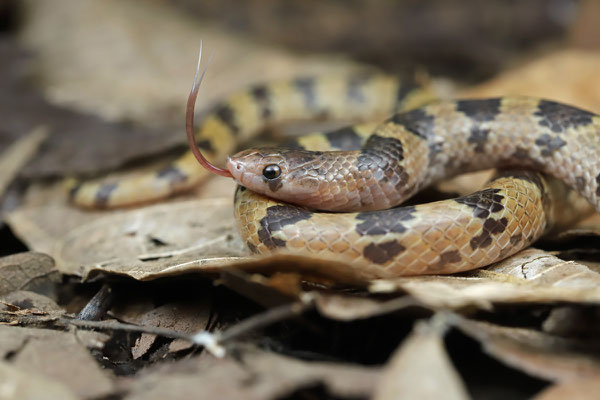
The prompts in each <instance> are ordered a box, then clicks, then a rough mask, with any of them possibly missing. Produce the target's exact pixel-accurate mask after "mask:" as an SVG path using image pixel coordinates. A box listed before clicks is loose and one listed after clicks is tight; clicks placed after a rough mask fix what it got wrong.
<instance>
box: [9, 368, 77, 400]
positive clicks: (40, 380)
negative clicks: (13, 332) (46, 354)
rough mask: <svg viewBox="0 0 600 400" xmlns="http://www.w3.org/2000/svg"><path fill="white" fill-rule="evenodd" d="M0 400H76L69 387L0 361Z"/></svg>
mask: <svg viewBox="0 0 600 400" xmlns="http://www.w3.org/2000/svg"><path fill="white" fill-rule="evenodd" d="M0 398H1V399H2V400H36V399H46V400H76V399H80V398H81V397H79V396H76V395H75V394H74V393H73V391H71V390H70V389H69V388H68V386H67V385H64V384H63V383H61V382H58V381H56V380H54V379H52V378H48V377H46V376H44V375H40V374H36V373H34V372H32V371H31V370H29V369H26V368H18V367H16V366H14V365H12V364H11V363H8V362H6V361H0Z"/></svg>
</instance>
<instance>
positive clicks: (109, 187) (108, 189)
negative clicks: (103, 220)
mask: <svg viewBox="0 0 600 400" xmlns="http://www.w3.org/2000/svg"><path fill="white" fill-rule="evenodd" d="M118 187H119V185H118V184H116V183H105V184H104V185H102V186H100V188H99V189H98V191H97V192H96V198H95V199H94V204H95V205H96V206H97V207H104V206H106V205H107V204H108V201H109V200H110V195H111V194H112V192H114V191H115V190H116V189H117V188H118Z"/></svg>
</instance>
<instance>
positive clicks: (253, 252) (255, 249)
mask: <svg viewBox="0 0 600 400" xmlns="http://www.w3.org/2000/svg"><path fill="white" fill-rule="evenodd" d="M246 246H248V249H250V252H251V253H252V254H258V249H257V248H256V246H255V245H253V244H252V243H250V242H249V241H247V242H246Z"/></svg>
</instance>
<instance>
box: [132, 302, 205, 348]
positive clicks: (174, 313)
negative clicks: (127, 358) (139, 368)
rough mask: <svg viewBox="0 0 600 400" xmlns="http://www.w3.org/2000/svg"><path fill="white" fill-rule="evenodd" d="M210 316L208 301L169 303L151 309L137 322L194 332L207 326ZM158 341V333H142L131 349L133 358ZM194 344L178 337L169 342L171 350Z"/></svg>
mask: <svg viewBox="0 0 600 400" xmlns="http://www.w3.org/2000/svg"><path fill="white" fill-rule="evenodd" d="M209 317H210V306H209V304H208V302H197V301H195V302H193V304H189V303H169V304H165V305H163V306H160V307H158V308H155V309H153V310H150V311H148V312H146V313H144V314H142V315H141V316H139V317H138V318H137V320H136V321H135V322H137V323H139V324H140V325H144V326H156V327H161V328H169V329H173V330H175V331H177V332H182V333H188V334H190V335H191V334H194V333H196V332H198V331H200V330H204V329H206V328H207V324H208V320H209ZM155 341H156V335H152V334H148V333H142V335H141V336H140V338H139V339H138V341H137V342H136V345H135V347H134V348H133V349H132V350H131V352H132V354H133V358H134V359H137V358H140V357H142V356H143V355H144V354H146V352H147V351H148V350H149V349H150V347H151V346H152V345H153V344H154V342H155ZM192 346H193V345H192V344H191V343H190V342H189V341H185V340H182V339H176V340H174V341H172V342H171V343H170V344H169V352H176V351H180V350H184V349H188V348H190V347H192Z"/></svg>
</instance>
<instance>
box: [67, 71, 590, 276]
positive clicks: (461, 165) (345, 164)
mask: <svg viewBox="0 0 600 400" xmlns="http://www.w3.org/2000/svg"><path fill="white" fill-rule="evenodd" d="M431 99H432V95H431V94H430V93H429V92H427V91H425V90H423V89H419V88H418V87H416V85H413V84H410V83H409V84H401V83H399V82H398V81H396V80H394V79H392V78H389V77H386V76H380V75H375V76H368V75H359V76H350V77H337V78H329V79H305V80H296V81H292V82H284V83H277V84H272V85H263V86H256V87H254V88H252V89H251V90H249V91H245V92H241V93H238V94H236V95H234V96H232V97H231V98H230V99H228V100H227V101H226V102H224V103H223V104H221V105H220V106H219V107H218V108H217V109H216V111H215V112H214V113H213V114H211V115H209V116H208V118H207V119H205V121H204V123H203V125H202V127H201V128H200V130H199V131H198V134H197V136H196V139H197V142H198V144H199V146H200V147H201V148H203V149H204V151H206V152H208V153H209V154H211V155H212V157H213V159H215V160H223V159H224V158H225V156H226V155H227V154H228V153H230V152H231V151H232V149H233V147H234V144H235V142H236V141H237V140H240V139H247V138H248V137H249V136H250V134H251V133H252V132H254V131H256V130H257V129H258V128H259V127H261V126H263V125H265V124H270V123H273V122H276V121H279V120H285V119H290V118H292V119H298V118H315V117H322V116H324V115H327V116H329V117H334V118H347V117H354V118H359V119H367V118H371V117H372V116H374V115H382V114H385V113H389V114H391V113H392V112H393V111H394V110H400V111H402V110H409V111H405V112H401V113H398V114H395V115H394V116H393V117H391V118H389V119H388V120H387V121H385V122H383V123H382V124H380V125H374V124H366V125H359V126H356V127H353V128H345V129H342V130H339V131H336V132H331V133H328V134H314V135H309V136H307V137H304V138H300V139H299V140H298V141H297V142H296V144H295V147H296V148H295V149H289V148H285V149H272V148H271V149H270V148H264V149H256V150H246V151H244V152H241V153H238V154H237V155H235V156H233V157H231V158H229V159H228V168H229V171H230V172H231V174H232V175H233V176H234V178H235V179H236V180H237V181H238V182H240V183H241V184H243V185H244V186H245V188H243V187H241V188H238V190H237V192H236V196H235V215H236V219H237V221H238V226H239V231H240V234H241V236H242V239H243V240H244V241H245V242H246V244H247V245H248V247H249V248H250V250H251V251H253V252H255V253H270V252H284V253H288V254H296V255H307V254H310V255H314V256H318V257H323V258H327V259H333V260H336V261H341V262H344V263H346V264H348V265H349V266H351V267H352V268H354V269H355V270H356V271H358V272H359V273H360V274H362V275H363V276H365V277H391V276H399V275H415V274H433V273H443V274H447V273H454V272H459V271H465V270H469V269H473V268H477V267H481V266H484V265H488V264H490V263H492V262H494V261H498V260H500V259H502V258H504V257H507V256H509V255H511V254H514V253H516V252H517V251H519V250H520V249H522V248H524V247H526V246H528V245H530V244H531V243H532V242H533V241H535V240H537V239H538V238H539V237H540V236H541V235H542V234H543V233H544V232H545V231H547V230H548V228H549V227H551V226H552V223H553V221H554V219H555V218H554V217H555V216H556V215H557V213H558V211H557V210H558V209H557V207H564V206H565V205H564V202H565V196H566V191H565V189H564V187H563V186H561V185H558V184H556V182H553V181H551V180H547V179H546V178H545V177H544V176H543V175H541V174H539V173H536V172H531V171H525V170H507V171H504V172H502V173H501V175H502V176H500V177H498V179H496V180H494V181H492V182H491V183H490V184H489V185H488V186H487V187H485V188H484V189H482V190H481V191H479V192H476V193H473V194H472V195H469V196H466V197H462V198H458V199H454V200H445V201H441V202H436V203H431V204H425V205H419V206H412V207H400V208H392V209H387V210H386V208H389V207H394V206H396V205H398V204H400V203H401V202H402V201H403V200H405V199H406V198H408V197H410V196H412V195H413V194H414V193H416V192H417V191H418V190H420V189H422V188H423V187H425V186H427V185H430V184H432V183H434V182H437V181H439V180H441V179H443V178H445V177H449V176H453V175H456V174H458V173H462V172H467V171H473V170H477V169H485V168H490V167H519V168H521V167H524V168H534V169H536V170H539V171H541V172H544V173H547V174H550V175H554V176H555V177H557V178H559V179H560V180H562V181H563V182H565V183H567V184H568V185H569V186H570V187H571V188H573V189H575V190H576V191H577V192H578V193H580V194H582V195H583V196H584V197H585V198H586V199H587V200H588V201H589V202H590V203H591V204H592V205H594V207H595V208H596V210H597V211H598V210H600V200H599V198H600V157H599V155H600V117H598V116H597V115H595V114H592V113H590V112H587V111H584V110H581V109H578V108H575V107H571V106H568V105H564V104H560V103H556V102H552V101H547V100H540V99H534V98H526V97H504V98H497V99H484V100H461V101H441V102H436V103H432V104H430V105H426V106H424V107H421V108H416V109H412V108H413V107H414V106H417V105H419V104H422V103H423V102H427V101H430V100H431ZM332 149H333V150H335V151H333V152H330V150H332ZM267 167H269V168H270V169H271V170H270V175H269V178H267V175H266V168H267ZM274 170H276V171H277V173H272V172H273V171H274ZM205 175H206V173H205V172H204V170H202V169H201V167H199V166H198V165H197V164H196V162H195V160H194V159H193V157H192V156H191V155H189V154H188V155H185V156H184V157H182V158H181V159H180V160H178V161H177V162H175V163H174V164H173V165H171V166H169V167H167V168H165V169H163V170H161V171H157V172H156V173H154V174H149V175H146V176H144V177H141V178H135V179H131V180H126V181H122V182H117V183H111V184H101V185H94V184H84V185H82V186H76V187H74V188H73V189H72V191H71V195H72V198H73V199H74V201H75V202H76V203H78V204H81V205H84V206H95V207H110V206H121V205H127V204H135V203H139V202H142V201H146V200H152V199H155V198H158V197H161V196H165V195H168V194H171V193H174V192H176V191H179V190H182V189H186V188H188V187H190V186H192V185H195V184H196V183H197V182H198V181H199V180H201V179H202V178H203V177H204V176H205ZM246 188H247V189H250V190H247V189H246ZM259 193H262V194H259ZM264 195H266V196H268V197H265V196H264ZM274 198H277V199H280V200H284V201H287V202H293V203H299V204H301V205H300V206H294V205H291V204H287V203H283V202H281V201H278V200H273V199H274ZM304 206H308V207H310V208H307V207H304ZM312 209H320V210H323V209H326V210H333V211H356V212H349V213H343V214H342V213H331V212H316V211H312ZM362 210H366V211H362ZM376 210H377V211H376Z"/></svg>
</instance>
